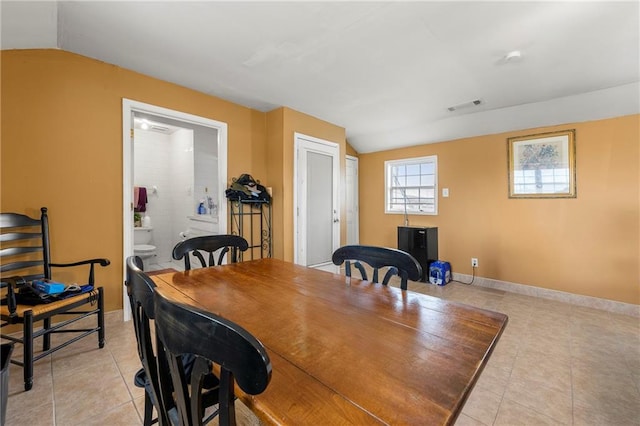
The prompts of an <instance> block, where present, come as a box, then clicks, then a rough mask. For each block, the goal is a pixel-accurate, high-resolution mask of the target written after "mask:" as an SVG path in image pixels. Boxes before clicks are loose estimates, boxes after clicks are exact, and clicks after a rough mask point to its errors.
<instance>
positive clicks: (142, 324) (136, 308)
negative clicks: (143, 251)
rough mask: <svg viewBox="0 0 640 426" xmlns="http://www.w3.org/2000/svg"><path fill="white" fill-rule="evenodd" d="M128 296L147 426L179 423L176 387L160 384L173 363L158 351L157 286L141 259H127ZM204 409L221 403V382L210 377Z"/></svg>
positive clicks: (189, 364)
mask: <svg viewBox="0 0 640 426" xmlns="http://www.w3.org/2000/svg"><path fill="white" fill-rule="evenodd" d="M125 284H126V286H127V294H128V295H129V303H130V305H131V313H132V320H133V326H134V330H135V333H136V341H137V343H138V355H139V357H140V362H141V363H142V370H140V371H138V372H137V373H136V375H135V376H134V381H135V383H136V386H139V387H144V388H145V398H144V425H145V426H149V425H151V424H154V423H157V422H159V423H160V424H161V425H170V424H178V420H177V419H178V417H177V409H176V408H175V403H174V401H173V398H172V396H171V394H172V392H173V387H172V385H171V382H169V383H167V381H164V382H163V383H160V379H159V376H158V371H159V370H160V369H161V370H164V371H169V364H168V362H167V358H166V356H165V354H164V351H160V352H157V351H154V349H153V341H154V340H155V338H156V337H155V333H154V332H152V331H151V330H152V328H151V321H152V320H155V308H154V300H153V293H154V292H155V288H156V284H155V283H154V282H153V280H152V279H151V278H150V277H149V276H148V275H147V274H145V273H144V271H143V270H142V259H140V258H139V257H138V256H131V257H129V258H127V279H126V281H125ZM184 361H185V370H186V371H187V373H189V372H190V371H191V369H192V368H193V367H192V366H193V363H194V357H193V356H185V357H184ZM205 385H206V386H205V387H206V390H205V392H204V404H203V405H204V406H205V407H209V406H212V405H214V404H217V403H218V388H217V386H218V379H217V378H216V377H215V376H214V375H213V374H208V375H207V376H206V379H205ZM154 407H155V408H156V412H157V413H158V418H156V419H154V418H153V416H152V414H153V408H154Z"/></svg>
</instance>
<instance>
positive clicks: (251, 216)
mask: <svg viewBox="0 0 640 426" xmlns="http://www.w3.org/2000/svg"><path fill="white" fill-rule="evenodd" d="M229 208H230V217H231V233H232V234H233V235H240V236H241V237H243V238H244V239H245V240H247V242H248V243H249V249H248V250H247V251H245V252H240V255H239V256H238V260H239V261H243V260H254V259H262V258H265V257H271V203H265V202H256V201H253V200H239V201H231V200H230V201H229Z"/></svg>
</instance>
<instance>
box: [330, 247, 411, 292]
mask: <svg viewBox="0 0 640 426" xmlns="http://www.w3.org/2000/svg"><path fill="white" fill-rule="evenodd" d="M331 260H332V261H333V263H334V265H338V266H339V265H342V264H343V263H345V274H346V276H347V277H350V276H351V262H352V261H355V262H353V266H355V267H356V268H357V269H358V270H359V271H360V274H361V275H362V279H363V280H365V281H366V280H367V279H368V278H367V272H366V271H365V268H364V266H363V265H362V264H361V263H360V262H365V263H366V264H368V265H369V266H371V267H372V268H373V279H372V281H373V282H374V283H377V282H378V270H379V269H380V268H384V267H389V270H388V271H387V273H386V274H385V276H384V279H383V280H382V285H387V284H388V283H389V279H390V278H391V277H392V276H394V275H398V276H400V279H401V283H400V288H401V289H402V290H406V289H407V280H412V281H418V280H420V278H421V277H422V266H420V263H418V261H417V260H416V259H415V258H414V257H413V256H411V255H410V254H409V253H407V252H404V251H401V250H396V249H392V248H387V247H374V246H360V245H351V246H344V247H340V248H339V249H337V250H336V251H335V252H333V256H332V258H331Z"/></svg>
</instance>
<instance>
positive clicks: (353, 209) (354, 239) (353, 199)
mask: <svg viewBox="0 0 640 426" xmlns="http://www.w3.org/2000/svg"><path fill="white" fill-rule="evenodd" d="M345 192H346V194H345V196H346V197H345V198H346V211H347V216H346V220H347V245H350V244H360V233H359V227H360V222H359V205H358V157H352V156H350V155H347V186H346V188H345Z"/></svg>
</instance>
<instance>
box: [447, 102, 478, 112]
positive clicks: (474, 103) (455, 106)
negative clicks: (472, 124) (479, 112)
mask: <svg viewBox="0 0 640 426" xmlns="http://www.w3.org/2000/svg"><path fill="white" fill-rule="evenodd" d="M481 103H482V101H481V100H480V99H474V100H472V101H469V102H465V103H463V104H459V105H454V106H450V107H449V108H447V109H448V110H449V111H451V112H453V111H457V110H459V109H463V108H469V107H473V106H478V105H480V104H481Z"/></svg>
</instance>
